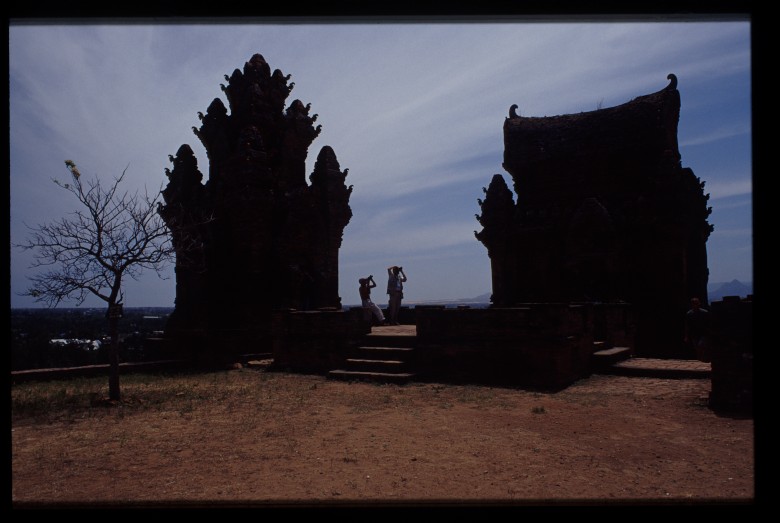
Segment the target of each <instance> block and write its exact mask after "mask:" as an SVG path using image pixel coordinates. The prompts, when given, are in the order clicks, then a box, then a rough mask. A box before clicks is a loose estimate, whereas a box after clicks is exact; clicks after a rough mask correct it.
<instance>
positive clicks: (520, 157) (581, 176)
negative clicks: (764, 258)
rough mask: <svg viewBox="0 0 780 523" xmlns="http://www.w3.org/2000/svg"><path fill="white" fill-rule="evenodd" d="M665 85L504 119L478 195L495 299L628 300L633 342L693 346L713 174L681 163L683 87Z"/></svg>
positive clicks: (703, 294)
mask: <svg viewBox="0 0 780 523" xmlns="http://www.w3.org/2000/svg"><path fill="white" fill-rule="evenodd" d="M668 79H669V80H670V83H669V85H668V86H667V87H665V88H664V89H662V90H660V91H658V92H655V93H652V94H649V95H645V96H640V97H638V98H635V99H633V100H631V101H630V102H627V103H625V104H622V105H619V106H616V107H611V108H606V109H599V110H596V111H591V112H584V113H579V114H567V115H560V116H552V117H525V116H520V115H518V114H517V113H516V106H512V108H511V109H510V114H509V116H508V117H507V118H506V119H505V121H504V163H503V167H504V169H505V170H506V171H507V172H508V173H509V174H510V175H511V178H512V182H513V184H512V189H513V190H514V192H513V191H512V190H510V188H509V187H508V186H507V184H506V182H505V180H504V178H503V176H501V175H498V174H497V175H495V176H493V179H492V180H491V182H490V185H489V187H487V188H486V189H485V190H484V191H485V193H486V196H485V198H484V201H482V200H480V206H481V215H480V216H478V217H477V218H478V220H479V222H480V224H481V225H482V227H483V229H482V230H481V231H480V232H478V233H477V234H476V236H477V238H478V239H479V240H480V241H481V242H482V243H483V244H484V245H485V246H486V247H487V250H488V254H489V256H490V260H491V268H492V277H493V296H492V304H493V306H494V307H510V306H515V305H518V304H520V303H528V302H557V301H564V302H577V301H584V302H619V301H624V302H628V303H630V304H631V305H632V308H633V310H634V313H635V317H636V348H635V351H636V354H637V355H652V356H661V357H663V356H670V357H672V356H676V357H679V356H685V354H684V348H683V345H682V340H683V325H684V323H683V319H684V315H685V311H686V310H687V309H688V305H689V300H690V298H691V297H693V296H697V297H700V298H701V299H702V301H704V302H706V299H707V280H708V269H707V250H706V242H707V239H708V237H709V234H710V233H711V231H712V230H713V226H712V225H711V224H709V223H708V221H707V218H708V216H709V214H710V212H711V208H709V207H708V206H707V201H708V199H709V195H706V194H705V193H704V191H703V188H704V182H702V181H701V180H700V179H699V178H698V177H696V176H695V175H694V173H693V171H692V170H691V169H689V168H686V167H683V166H682V165H681V157H680V152H679V149H678V144H677V125H678V120H679V116H680V93H679V91H678V90H677V78H676V77H675V76H674V75H671V74H670V75H669V76H668Z"/></svg>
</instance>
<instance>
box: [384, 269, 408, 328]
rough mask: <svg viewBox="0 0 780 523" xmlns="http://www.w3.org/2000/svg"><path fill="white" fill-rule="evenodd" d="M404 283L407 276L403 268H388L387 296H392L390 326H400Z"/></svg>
mask: <svg viewBox="0 0 780 523" xmlns="http://www.w3.org/2000/svg"><path fill="white" fill-rule="evenodd" d="M404 282H406V274H404V269H403V267H398V266H397V265H393V266H392V267H388V268H387V294H388V295H389V296H390V297H389V300H388V305H387V316H388V318H387V319H388V321H389V322H390V325H399V323H398V312H399V311H400V310H401V300H402V299H403V297H404Z"/></svg>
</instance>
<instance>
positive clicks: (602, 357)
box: [591, 347, 631, 365]
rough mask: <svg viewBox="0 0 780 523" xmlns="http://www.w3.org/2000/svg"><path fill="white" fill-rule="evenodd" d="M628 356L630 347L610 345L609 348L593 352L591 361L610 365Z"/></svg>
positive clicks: (629, 355)
mask: <svg viewBox="0 0 780 523" xmlns="http://www.w3.org/2000/svg"><path fill="white" fill-rule="evenodd" d="M630 357H631V348H630V347H612V348H611V349H601V350H598V351H596V352H594V353H593V356H592V358H591V361H593V363H596V364H598V365H612V364H614V363H617V362H619V361H623V360H626V359H628V358H630Z"/></svg>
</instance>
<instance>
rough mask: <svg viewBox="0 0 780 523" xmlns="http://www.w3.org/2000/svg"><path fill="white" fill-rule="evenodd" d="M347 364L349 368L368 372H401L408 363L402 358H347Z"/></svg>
mask: <svg viewBox="0 0 780 523" xmlns="http://www.w3.org/2000/svg"><path fill="white" fill-rule="evenodd" d="M345 366H346V367H347V369H348V370H354V371H366V372H391V373H392V372H400V371H403V370H406V367H408V364H407V363H406V362H405V361H401V360H377V359H361V358H347V360H346V361H345Z"/></svg>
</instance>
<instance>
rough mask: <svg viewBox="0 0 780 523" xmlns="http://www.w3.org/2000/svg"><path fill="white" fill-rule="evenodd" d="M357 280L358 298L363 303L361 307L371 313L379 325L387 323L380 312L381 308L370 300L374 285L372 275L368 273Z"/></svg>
mask: <svg viewBox="0 0 780 523" xmlns="http://www.w3.org/2000/svg"><path fill="white" fill-rule="evenodd" d="M358 282H359V283H360V289H359V291H360V300H361V302H362V304H363V309H364V310H366V311H368V312H369V313H370V314H373V316H374V317H375V318H376V321H377V322H378V323H379V324H380V325H387V320H386V319H385V315H384V314H382V309H380V308H379V306H378V305H377V304H376V303H374V302H373V301H371V289H373V288H374V287H376V282H375V281H374V276H373V275H369V276H368V278H360V279H359V280H358Z"/></svg>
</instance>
